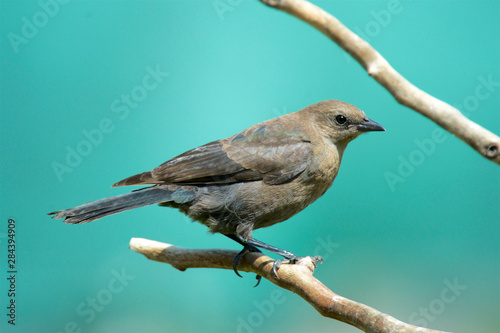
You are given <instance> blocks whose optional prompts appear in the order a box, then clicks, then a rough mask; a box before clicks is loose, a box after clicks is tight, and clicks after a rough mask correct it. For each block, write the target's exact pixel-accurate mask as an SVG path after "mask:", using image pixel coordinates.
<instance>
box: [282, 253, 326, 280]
mask: <svg viewBox="0 0 500 333" xmlns="http://www.w3.org/2000/svg"><path fill="white" fill-rule="evenodd" d="M302 258H303V257H298V256H293V257H290V258H286V259H280V260H275V261H274V263H273V274H274V276H275V277H278V269H279V268H280V266H281V264H289V265H293V264H296V263H297V262H298V261H299V260H300V259H302ZM311 259H312V261H313V263H314V266H315V267H316V265H317V264H318V262H321V263H322V262H323V258H322V257H321V256H314V257H311Z"/></svg>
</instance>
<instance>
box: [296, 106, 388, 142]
mask: <svg viewBox="0 0 500 333" xmlns="http://www.w3.org/2000/svg"><path fill="white" fill-rule="evenodd" d="M304 111H307V113H308V117H312V118H313V119H314V120H315V121H314V122H315V124H316V126H317V128H318V129H319V131H320V133H321V134H322V136H323V137H326V138H329V139H330V140H331V141H332V142H333V143H334V144H337V145H341V146H346V145H347V144H348V143H349V142H350V141H352V140H354V139H355V138H356V137H357V136H358V135H360V134H362V133H365V132H371V131H385V129H384V128H383V127H382V126H380V125H379V124H377V123H376V122H374V121H373V120H371V119H369V118H368V117H367V116H366V115H365V113H364V112H363V111H361V110H360V109H358V108H357V107H355V106H354V105H351V104H347V103H344V102H341V101H337V100H329V101H323V102H319V103H316V104H313V105H310V106H308V107H307V108H306V109H304Z"/></svg>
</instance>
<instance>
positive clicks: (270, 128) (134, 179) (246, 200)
mask: <svg viewBox="0 0 500 333" xmlns="http://www.w3.org/2000/svg"><path fill="white" fill-rule="evenodd" d="M369 131H385V129H384V128H383V127H382V126H380V125H379V124H377V123H376V122H374V121H372V120H370V119H368V118H367V117H366V115H365V114H364V113H363V112H362V111H361V110H359V109H358V108H356V107H355V106H353V105H350V104H347V103H344V102H341V101H336V100H329V101H324V102H320V103H316V104H313V105H310V106H308V107H306V108H304V109H302V110H300V111H297V112H294V113H290V114H287V115H284V116H281V117H278V118H274V119H271V120H268V121H264V122H262V123H260V124H257V125H254V126H252V127H250V128H248V129H246V130H244V131H242V132H240V133H238V134H235V135H233V136H231V137H229V138H227V139H222V140H218V141H213V142H210V143H207V144H206V145H203V146H200V147H198V148H194V149H192V150H189V151H187V152H185V153H183V154H181V155H179V156H177V157H174V158H173V159H171V160H169V161H167V162H165V163H163V164H162V165H160V166H158V167H156V168H155V169H153V170H152V171H148V172H143V173H140V174H137V175H135V176H131V177H129V178H126V179H124V180H121V181H119V182H117V183H115V184H114V185H113V187H117V186H126V185H153V186H149V187H145V188H141V189H138V190H134V191H132V192H130V193H127V194H122V195H118V196H115V197H110V198H105V199H101V200H97V201H93V202H89V203H86V204H83V205H81V206H78V207H74V208H70V209H65V210H60V211H56V212H52V213H49V214H50V215H52V214H55V216H54V217H53V218H56V219H60V218H65V220H64V222H66V223H73V224H78V223H85V222H90V221H94V220H97V219H100V218H102V217H104V216H107V215H111V214H116V213H119V212H123V211H126V210H129V209H133V208H137V207H142V206H147V205H152V204H156V203H159V204H160V206H166V207H173V208H177V209H179V210H180V211H181V212H182V213H184V214H186V215H187V216H189V217H190V218H191V219H193V220H195V221H198V222H200V223H202V224H204V225H206V226H207V227H208V228H209V229H210V231H211V232H213V233H221V234H223V235H225V236H227V237H229V238H231V239H233V240H235V241H236V242H238V243H240V244H241V245H243V246H244V248H243V250H242V251H241V252H240V253H239V254H238V255H237V256H236V257H235V258H234V260H233V267H234V270H235V272H236V274H238V272H237V271H236V266H237V265H238V262H239V260H240V259H241V257H242V256H243V255H244V254H245V253H246V252H248V251H259V250H258V248H261V249H265V250H268V251H271V252H274V253H276V254H279V255H281V256H283V257H284V258H286V260H277V261H275V264H274V267H273V269H274V272H275V273H276V269H278V267H279V265H280V264H281V263H282V262H285V261H287V262H290V263H294V262H296V261H297V260H298V259H299V257H297V256H296V255H295V254H293V253H291V252H288V251H285V250H281V249H279V248H276V247H273V246H271V245H268V244H266V243H263V242H260V241H258V240H256V239H254V238H252V231H253V230H255V229H259V228H265V227H269V226H272V225H273V224H276V223H279V222H283V221H285V220H287V219H289V218H290V217H292V216H293V215H295V214H297V213H298V212H300V211H301V210H303V209H304V208H306V207H307V206H308V205H309V204H311V203H312V202H314V201H315V200H316V199H318V198H319V197H320V196H322V195H323V194H324V193H325V191H326V190H327V189H328V188H329V187H330V186H331V185H332V183H333V180H334V179H335V177H336V176H337V173H338V171H339V167H340V162H341V160H342V155H343V153H344V150H345V148H346V146H347V144H348V143H349V142H350V141H352V140H353V139H355V138H356V137H357V136H358V135H360V134H362V133H364V132H369ZM238 275H239V274H238Z"/></svg>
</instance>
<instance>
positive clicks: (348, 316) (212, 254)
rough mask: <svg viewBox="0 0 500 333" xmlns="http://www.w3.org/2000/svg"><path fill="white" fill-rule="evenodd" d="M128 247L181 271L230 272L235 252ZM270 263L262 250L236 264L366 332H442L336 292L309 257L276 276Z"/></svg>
mask: <svg viewBox="0 0 500 333" xmlns="http://www.w3.org/2000/svg"><path fill="white" fill-rule="evenodd" d="M129 247H130V249H131V250H133V251H135V252H137V253H140V254H143V255H144V256H145V257H146V258H148V259H151V260H154V261H158V262H163V263H167V264H170V265H172V266H173V267H175V268H177V269H178V270H181V271H185V270H186V269H188V268H219V269H228V270H231V274H232V275H234V273H233V272H232V270H233V264H232V262H233V258H234V256H235V255H236V254H237V253H238V251H234V250H222V249H209V250H207V249H186V248H182V247H178V246H174V245H171V244H166V243H160V242H157V241H153V240H148V239H144V238H132V239H131V240H130V245H129ZM273 262H274V260H273V259H271V258H269V257H268V256H266V255H264V254H262V253H255V252H252V253H247V254H245V255H244V256H243V258H242V260H241V262H240V264H239V265H238V270H239V271H243V272H253V273H255V274H258V275H260V276H262V277H263V278H265V279H267V280H269V281H271V282H272V283H274V284H275V285H277V286H279V287H281V288H284V289H287V290H290V291H292V292H294V293H296V294H297V295H299V296H300V297H302V298H303V299H305V300H306V301H307V302H308V303H309V304H311V305H312V306H313V307H314V308H315V309H316V310H317V311H318V312H319V313H320V314H321V315H323V316H325V317H328V318H332V319H336V320H339V321H342V322H344V323H347V324H349V325H352V326H355V327H357V328H359V329H361V330H363V331H365V332H369V333H388V332H391V333H443V332H441V331H435V330H431V329H428V328H423V327H417V326H414V325H410V324H406V323H404V322H402V321H400V320H397V319H396V318H394V317H391V316H389V315H387V314H384V313H382V312H380V311H378V310H375V309H374V308H371V307H369V306H367V305H364V304H361V303H358V302H355V301H351V300H350V299H347V298H345V297H342V296H340V295H337V294H335V293H334V292H333V291H331V290H330V289H328V288H327V287H326V286H325V285H324V284H323V283H321V282H320V281H319V280H317V279H316V278H315V277H314V276H313V273H314V269H315V268H316V263H315V262H314V261H313V260H312V259H311V257H305V258H302V259H301V260H300V261H299V262H298V263H297V264H294V265H287V264H283V265H281V266H280V268H279V270H278V276H277V277H276V276H274V274H273V272H272V268H273ZM234 278H236V276H235V277H234Z"/></svg>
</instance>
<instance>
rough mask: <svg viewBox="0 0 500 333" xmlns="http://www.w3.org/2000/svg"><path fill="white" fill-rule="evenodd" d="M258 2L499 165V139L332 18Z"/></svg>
mask: <svg viewBox="0 0 500 333" xmlns="http://www.w3.org/2000/svg"><path fill="white" fill-rule="evenodd" d="M259 1H261V2H262V3H264V4H266V5H268V6H270V7H273V8H276V9H280V10H282V11H284V12H287V13H289V14H291V15H293V16H295V17H297V18H299V19H301V20H302V21H304V22H306V23H309V24H310V25H312V26H313V27H315V28H316V29H318V30H319V31H321V32H322V33H324V34H325V35H326V36H328V37H329V38H330V39H332V40H333V41H334V42H335V43H337V44H338V45H339V46H340V47H342V48H343V49H344V50H345V51H347V52H348V53H349V54H350V55H351V56H352V57H353V58H354V59H356V60H357V61H358V62H359V63H360V64H361V65H362V66H363V67H364V68H365V70H366V71H367V72H368V74H369V75H371V76H372V77H373V78H374V79H375V80H377V81H378V82H379V83H380V84H381V85H382V86H384V88H386V89H387V90H388V91H389V92H390V93H391V94H392V96H394V98H395V99H396V101H398V102H399V103H400V104H402V105H405V106H407V107H409V108H411V109H413V110H415V111H417V112H418V113H420V114H422V115H424V116H425V117H427V118H429V119H431V120H432V121H434V122H435V123H436V124H438V125H439V126H441V127H443V128H444V129H445V130H447V131H449V132H450V133H452V134H453V135H455V136H456V137H457V138H459V139H461V140H462V141H464V142H466V143H467V144H469V145H470V146H471V147H472V148H474V149H475V150H476V151H477V152H478V153H480V154H481V155H483V156H484V157H486V158H487V159H489V160H491V161H493V162H495V163H497V164H500V137H498V136H497V135H495V134H493V133H491V132H490V131H488V130H486V129H484V128H483V127H481V126H479V125H478V124H476V123H474V122H473V121H471V120H469V119H467V118H466V117H465V116H464V115H463V114H462V113H460V111H459V110H458V109H456V108H454V107H452V106H451V105H449V104H447V103H445V102H443V101H441V100H439V99H437V98H435V97H433V96H431V95H429V94H427V93H426V92H424V91H422V90H420V89H418V88H417V87H415V86H414V85H413V84H411V83H410V82H409V81H408V80H406V79H405V78H404V77H403V76H402V75H401V74H399V73H398V72H397V71H396V70H395V69H394V68H392V67H391V65H389V63H388V62H387V60H385V59H384V58H383V57H382V56H381V55H380V54H379V53H378V52H377V51H376V50H375V49H374V48H373V47H372V46H370V44H368V43H367V42H366V41H365V40H363V39H362V38H360V37H359V36H358V35H356V34H355V33H353V32H352V31H351V30H349V29H348V28H347V27H346V26H345V25H343V24H342V23H341V22H340V21H339V20H338V19H336V18H335V17H333V16H332V15H331V14H329V13H327V12H325V11H324V10H323V9H321V8H319V7H317V6H315V5H313V4H311V3H310V2H308V1H305V0H259Z"/></svg>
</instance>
